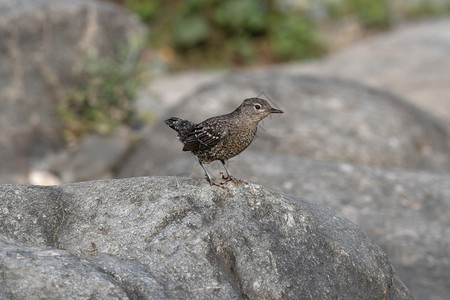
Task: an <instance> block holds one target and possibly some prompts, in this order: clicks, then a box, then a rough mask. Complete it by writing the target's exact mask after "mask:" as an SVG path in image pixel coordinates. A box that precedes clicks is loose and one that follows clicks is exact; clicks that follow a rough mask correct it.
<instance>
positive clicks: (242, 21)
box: [125, 0, 325, 67]
mask: <svg viewBox="0 0 450 300" xmlns="http://www.w3.org/2000/svg"><path fill="white" fill-rule="evenodd" d="M154 2H158V3H159V1H156V0H127V1H126V3H125V4H126V5H127V7H128V8H130V9H136V7H141V6H146V5H148V6H150V7H152V9H153V8H155V7H157V8H156V10H153V11H152V16H153V17H152V18H150V19H146V18H145V17H144V16H143V12H147V11H149V10H151V9H150V8H145V9H142V11H137V12H138V14H140V15H141V17H143V19H144V20H146V21H147V22H148V23H149V25H150V29H151V31H152V32H153V34H152V37H151V41H152V44H153V46H157V47H161V48H163V47H170V48H171V49H173V50H174V51H175V53H176V54H177V55H178V57H179V58H180V60H179V61H178V63H179V65H181V67H184V66H187V67H192V66H196V67H209V66H218V65H245V64H251V63H270V62H277V61H285V60H288V59H292V58H310V57H315V56H318V55H321V54H323V53H324V51H325V46H324V44H323V43H322V41H321V40H320V39H319V37H318V33H317V30H316V27H315V26H314V25H313V22H312V21H311V20H310V19H309V17H308V15H307V14H306V13H305V12H302V11H299V10H296V11H294V10H293V11H287V12H281V11H280V10H279V9H278V8H276V5H275V1H274V0H228V1H220V0H173V1H171V2H166V3H165V5H157V4H154ZM131 3H132V4H133V5H131ZM145 15H146V16H148V13H145Z"/></svg>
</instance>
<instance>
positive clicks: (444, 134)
mask: <svg viewBox="0 0 450 300" xmlns="http://www.w3.org/2000/svg"><path fill="white" fill-rule="evenodd" d="M254 96H261V97H262V98H266V99H269V102H272V106H274V107H278V108H280V109H282V110H283V111H285V113H284V114H283V115H282V116H276V117H273V118H272V119H271V120H270V119H269V120H265V121H264V123H263V127H262V128H261V126H260V131H259V134H258V135H259V138H257V139H256V140H255V141H254V142H253V144H252V145H251V146H250V149H258V152H265V153H277V154H289V155H296V156H300V157H310V158H314V159H322V160H337V161H342V162H347V163H356V164H366V165H372V166H383V167H388V168H392V167H397V168H408V169H424V170H434V171H450V156H449V155H448V153H449V152H450V131H449V129H448V128H447V127H446V126H444V125H441V124H440V123H439V122H437V121H435V120H433V119H432V118H429V117H428V116H427V115H426V114H423V113H422V112H421V111H419V110H418V109H416V108H415V107H412V106H411V105H409V104H408V103H405V102H404V101H402V100H400V99H398V98H395V97H393V96H391V95H389V94H387V93H383V92H379V91H375V90H371V89H368V88H366V87H363V86H360V85H357V84H354V83H351V82H348V81H343V80H337V79H329V78H320V77H310V76H302V75H289V74H285V73H281V72H276V71H267V72H264V73H263V74H261V73H260V72H247V73H242V72H241V73H239V74H231V75H229V76H227V77H224V78H221V79H219V80H217V81H216V82H214V83H211V84H209V85H206V86H203V87H202V88H201V89H200V90H199V91H198V92H196V93H194V94H192V95H189V96H187V97H186V98H185V100H184V101H183V102H182V103H180V105H179V106H177V107H176V108H175V109H174V110H172V111H171V112H170V113H168V114H167V117H171V116H176V117H181V118H183V119H188V120H190V121H193V122H201V121H203V120H204V119H206V118H208V117H211V116H214V115H219V114H224V113H228V112H230V111H232V110H233V109H234V108H236V107H237V106H238V105H239V104H240V103H241V101H242V100H243V99H245V98H249V97H254ZM266 125H267V130H265V128H264V127H265V126H266ZM181 148H182V145H181V144H180V143H179V142H178V141H177V140H176V134H174V133H173V132H172V130H171V129H170V128H169V127H167V126H166V125H165V124H164V123H163V122H162V121H161V122H159V124H157V125H155V126H153V127H152V128H151V130H150V132H148V133H147V134H146V135H145V138H144V140H143V141H142V142H141V143H140V145H139V146H138V147H137V149H136V151H135V152H134V153H131V154H130V156H129V159H127V160H125V161H124V162H123V164H122V167H119V169H118V170H119V172H118V176H119V177H129V176H141V175H149V174H155V175H156V171H157V170H159V169H160V168H161V167H162V166H164V165H165V164H167V163H168V162H170V161H171V160H172V159H174V158H176V157H179V156H181V155H183V154H182V151H181ZM179 171H180V170H179ZM175 174H177V173H175ZM175 174H171V175H175Z"/></svg>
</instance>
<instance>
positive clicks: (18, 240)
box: [0, 177, 412, 299]
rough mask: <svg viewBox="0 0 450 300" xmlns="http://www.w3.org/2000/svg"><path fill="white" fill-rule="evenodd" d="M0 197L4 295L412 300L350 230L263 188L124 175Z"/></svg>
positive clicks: (2, 191) (11, 189)
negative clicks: (126, 176) (223, 187)
mask: <svg viewBox="0 0 450 300" xmlns="http://www.w3.org/2000/svg"><path fill="white" fill-rule="evenodd" d="M0 199H1V201H0V224H1V226H0V241H2V242H1V246H0V260H1V263H0V266H1V267H0V268H1V270H0V272H1V274H2V276H1V279H0V280H1V281H0V283H1V285H0V286H2V291H1V294H0V295H1V296H2V297H10V298H30V297H35V298H48V297H56V298H59V297H75V296H79V297H81V298H89V297H95V298H97V299H111V298H120V299H123V298H127V297H128V298H158V299H167V298H170V299H186V298H189V299H205V298H220V299H232V298H233V299H235V298H250V299H280V298H291V299H293V298H300V299H325V298H328V299H329V298H342V299H356V298H364V299H412V297H411V296H410V294H409V292H408V291H407V289H406V288H405V287H404V286H403V284H402V283H401V282H400V280H399V279H398V277H397V275H396V274H395V272H394V271H393V269H392V266H391V265H390V263H389V261H388V259H387V257H386V255H385V254H384V253H383V252H382V251H381V249H380V248H379V247H378V246H376V245H375V244H373V243H372V242H371V241H370V239H369V238H368V237H367V236H366V235H365V234H364V233H363V232H362V231H361V230H359V229H358V227H357V226H356V225H354V224H353V223H351V222H349V221H348V220H346V219H344V218H342V217H339V216H337V215H335V214H334V213H333V212H331V211H330V210H328V209H325V208H323V207H320V206H318V205H315V204H312V203H309V202H306V201H304V200H302V199H299V198H295V197H293V196H288V195H286V194H283V193H279V192H276V191H273V190H268V189H265V188H263V187H262V186H259V185H254V184H240V185H235V184H233V183H230V184H229V185H228V186H227V189H221V188H217V187H211V186H209V184H208V183H206V182H205V181H204V180H192V179H183V178H176V177H152V178H131V179H125V180H108V181H94V182H84V183H79V184H70V185H62V186H55V187H39V186H20V185H2V186H0ZM55 246H57V247H56V248H59V249H55ZM355 283H357V284H355Z"/></svg>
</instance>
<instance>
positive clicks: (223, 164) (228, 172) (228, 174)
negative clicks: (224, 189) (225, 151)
mask: <svg viewBox="0 0 450 300" xmlns="http://www.w3.org/2000/svg"><path fill="white" fill-rule="evenodd" d="M220 162H221V163H222V166H223V168H224V169H225V172H226V173H227V176H224V175H223V173H220V174H222V179H225V180H231V178H232V177H231V175H230V171H228V168H227V166H226V165H225V161H224V160H223V159H221V160H220Z"/></svg>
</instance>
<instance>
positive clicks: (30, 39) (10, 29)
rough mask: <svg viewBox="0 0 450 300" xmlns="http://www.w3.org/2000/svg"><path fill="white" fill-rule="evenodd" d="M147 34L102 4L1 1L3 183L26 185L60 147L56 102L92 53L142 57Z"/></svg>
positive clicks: (130, 17) (77, 0)
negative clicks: (140, 43)
mask: <svg viewBox="0 0 450 300" xmlns="http://www.w3.org/2000/svg"><path fill="white" fill-rule="evenodd" d="M145 32H146V29H145V27H143V25H141V23H140V22H139V21H138V19H137V18H136V17H135V16H133V15H130V14H128V13H126V12H125V11H123V10H122V9H120V8H119V7H118V6H116V5H113V4H111V3H107V2H103V1H86V0H61V1H53V0H0V41H1V42H0V61H1V63H0V127H1V128H2V130H1V132H0V144H1V147H0V165H1V166H2V168H1V172H0V182H25V181H26V174H27V173H28V172H29V170H30V166H31V165H33V164H34V163H36V162H37V161H39V160H40V159H41V158H43V157H45V156H46V155H48V154H49V153H52V152H55V151H57V150H58V149H61V147H62V140H61V136H62V124H61V121H60V120H59V118H58V116H57V115H56V109H57V104H58V103H59V101H61V99H62V97H63V96H64V91H65V89H67V88H68V87H73V84H74V78H75V75H74V73H75V71H76V70H77V69H79V68H80V66H81V65H82V63H83V61H84V60H85V59H86V57H87V56H88V55H94V56H98V57H102V58H104V57H110V58H118V57H119V55H123V53H119V52H120V51H122V52H123V50H124V49H126V50H127V51H129V55H128V57H129V58H135V56H136V53H138V51H139V50H140V48H139V46H137V45H138V44H137V43H136V41H137V40H139V39H142V40H143V39H144V35H145ZM126 63H128V64H131V65H132V63H133V61H132V59H130V60H129V61H127V62H126Z"/></svg>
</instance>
